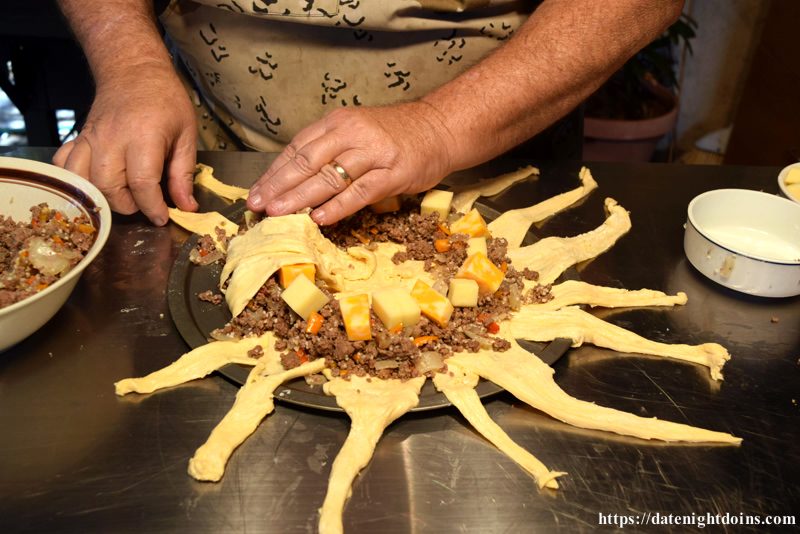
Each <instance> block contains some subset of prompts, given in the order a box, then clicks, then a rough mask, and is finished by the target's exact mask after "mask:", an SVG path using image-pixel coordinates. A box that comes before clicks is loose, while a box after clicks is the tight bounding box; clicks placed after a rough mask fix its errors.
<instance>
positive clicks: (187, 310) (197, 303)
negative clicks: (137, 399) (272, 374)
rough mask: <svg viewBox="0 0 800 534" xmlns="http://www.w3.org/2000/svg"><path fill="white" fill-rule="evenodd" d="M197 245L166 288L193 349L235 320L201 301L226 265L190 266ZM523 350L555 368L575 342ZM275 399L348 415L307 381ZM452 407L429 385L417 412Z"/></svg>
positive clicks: (235, 371)
mask: <svg viewBox="0 0 800 534" xmlns="http://www.w3.org/2000/svg"><path fill="white" fill-rule="evenodd" d="M475 207H477V208H478V211H479V212H480V213H481V215H483V216H484V218H486V219H487V220H494V219H495V218H497V217H498V216H499V215H500V212H499V211H498V210H497V209H495V208H494V207H492V206H491V205H490V204H489V203H488V202H477V203H476V204H475ZM244 210H245V206H244V203H243V202H237V203H236V204H232V205H231V206H229V207H228V208H225V209H223V210H221V213H222V214H223V215H225V216H226V217H227V218H229V219H231V220H232V221H238V220H239V219H240V218H241V216H242V214H243V213H244ZM198 239H199V236H197V235H192V236H190V237H189V238H188V239H187V240H186V242H185V243H184V244H183V246H182V247H181V249H180V251H179V252H178V257H177V259H176V260H175V263H174V264H173V266H172V270H171V271H170V275H169V284H168V288H167V300H168V303H169V311H170V314H171V315H172V320H173V321H174V323H175V326H176V327H177V328H178V331H179V332H180V334H181V336H182V337H183V339H184V340H185V341H186V343H188V344H189V346H190V347H192V348H196V347H199V346H201V345H205V344H206V343H208V342H209V334H210V333H211V331H212V330H214V329H216V328H219V327H221V326H224V325H225V323H227V322H228V321H229V320H230V318H231V314H230V311H229V310H228V308H227V307H226V306H224V305H214V304H211V303H209V302H204V301H201V300H200V299H198V298H197V294H198V293H202V292H203V291H207V290H209V289H210V290H212V291H214V292H215V293H217V292H219V288H218V284H219V277H220V273H221V271H222V265H219V264H212V265H207V266H199V265H195V264H194V263H192V262H191V261H189V253H190V252H191V250H192V249H193V248H194V246H195V245H196V244H197V240H198ZM535 241H537V238H536V237H535V236H534V235H533V234H532V233H530V232H528V234H527V235H526V237H525V240H524V241H523V243H524V244H531V243H533V242H535ZM573 271H574V269H573V270H570V271H567V273H566V275H565V276H564V278H565V279H566V278H570V279H572V278H577V273H575V272H573ZM520 345H522V346H523V347H524V348H525V349H527V350H530V351H533V352H535V353H536V355H537V356H539V357H540V358H541V359H542V360H544V361H545V362H546V363H548V364H551V363H553V362H555V361H556V360H558V358H560V357H561V356H562V355H563V354H564V353H565V352H566V351H567V350H568V349H569V348H570V346H571V345H572V341H571V340H569V339H556V340H554V341H551V342H550V343H533V342H528V341H520ZM250 369H251V368H250V367H248V366H244V365H239V364H228V365H226V366H224V367H222V368H221V369H219V371H218V372H219V373H220V374H221V375H222V376H224V377H225V378H227V379H228V380H230V381H232V382H234V383H235V384H238V385H243V384H244V383H245V381H246V380H247V375H248V374H249V372H250ZM475 391H476V392H477V393H478V396H479V397H481V398H485V397H489V396H491V395H495V394H497V393H500V392H501V391H503V388H501V387H500V386H498V385H496V384H494V383H492V382H489V381H488V380H483V379H481V380H480V382H479V383H478V386H477V387H476V388H475ZM275 397H276V398H277V399H279V400H282V401H284V402H287V403H290V404H296V405H299V406H304V407H307V408H317V409H320V410H328V411H343V410H342V409H341V408H340V407H339V406H338V405H337V404H336V399H335V398H334V397H331V396H328V395H326V394H325V393H324V392H323V391H322V386H314V385H310V384H308V383H307V382H306V381H305V379H304V378H302V377H300V378H296V379H294V380H290V381H288V382H285V383H284V384H283V385H282V386H280V387H278V388H277V389H276V390H275ZM448 406H450V401H448V400H447V397H445V396H444V395H443V394H442V393H440V392H438V391H436V388H435V387H434V385H433V383H432V381H430V380H427V381H426V382H425V385H424V386H423V387H422V391H421V392H420V396H419V404H418V405H417V407H416V408H414V409H413V410H412V411H416V412H419V411H426V410H434V409H438V408H445V407H448Z"/></svg>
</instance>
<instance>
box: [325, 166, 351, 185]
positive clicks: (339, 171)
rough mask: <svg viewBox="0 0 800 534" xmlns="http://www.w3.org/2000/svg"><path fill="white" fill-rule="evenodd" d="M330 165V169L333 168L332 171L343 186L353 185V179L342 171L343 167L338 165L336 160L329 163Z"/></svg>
mask: <svg viewBox="0 0 800 534" xmlns="http://www.w3.org/2000/svg"><path fill="white" fill-rule="evenodd" d="M330 165H331V167H333V170H334V171H336V174H338V175H339V177H340V178H341V179H342V181H344V183H345V184H347V185H350V184H351V183H353V179H352V178H350V175H349V174H347V171H346V170H344V167H342V166H341V165H339V163H338V162H337V161H336V160H333V161H331V163H330Z"/></svg>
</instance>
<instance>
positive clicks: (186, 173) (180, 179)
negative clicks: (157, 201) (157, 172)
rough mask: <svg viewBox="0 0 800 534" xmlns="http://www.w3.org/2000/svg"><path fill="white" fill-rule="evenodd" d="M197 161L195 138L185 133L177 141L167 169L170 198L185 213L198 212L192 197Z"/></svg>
mask: <svg viewBox="0 0 800 534" xmlns="http://www.w3.org/2000/svg"><path fill="white" fill-rule="evenodd" d="M196 159H197V151H196V148H195V138H194V136H193V135H191V134H185V133H184V134H183V135H181V137H180V138H178V140H177V141H176V143H175V146H174V148H173V151H172V157H171V158H170V160H169V165H168V167H167V177H168V178H167V180H168V182H167V183H168V185H167V187H168V189H169V196H170V198H172V201H173V202H174V203H175V205H176V206H177V207H178V209H181V210H183V211H196V210H197V208H198V204H197V201H196V200H195V198H194V195H192V189H193V187H194V182H193V179H194V168H195V161H196Z"/></svg>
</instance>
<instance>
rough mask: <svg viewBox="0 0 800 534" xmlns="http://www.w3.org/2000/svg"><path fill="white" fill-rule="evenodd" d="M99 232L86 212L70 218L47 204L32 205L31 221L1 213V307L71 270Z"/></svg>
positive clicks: (26, 295)
mask: <svg viewBox="0 0 800 534" xmlns="http://www.w3.org/2000/svg"><path fill="white" fill-rule="evenodd" d="M96 235H97V232H96V230H95V228H94V226H92V224H91V223H90V222H89V219H88V218H87V217H86V216H85V215H81V216H79V217H75V218H73V219H72V220H70V219H69V218H68V217H67V216H65V215H64V214H63V213H62V212H60V211H57V210H53V209H50V208H49V207H48V206H47V204H39V205H38V206H34V207H32V208H31V220H30V222H17V221H14V220H13V219H11V218H8V217H4V216H2V215H0V308H4V307H6V306H10V305H11V304H14V303H15V302H19V301H21V300H22V299H24V298H27V297H29V296H31V295H34V294H36V293H38V292H39V291H42V290H43V289H45V288H47V287H49V286H50V285H52V284H53V283H54V282H56V281H57V280H58V279H60V278H61V277H62V276H64V275H65V274H66V273H68V272H69V271H70V270H71V269H72V268H73V267H74V266H75V265H77V263H78V262H80V261H81V259H83V257H84V256H85V255H86V252H87V251H88V250H89V249H90V248H91V246H92V244H93V243H94V240H95V237H96Z"/></svg>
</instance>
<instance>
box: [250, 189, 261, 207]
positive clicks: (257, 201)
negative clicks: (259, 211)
mask: <svg viewBox="0 0 800 534" xmlns="http://www.w3.org/2000/svg"><path fill="white" fill-rule="evenodd" d="M249 200H250V204H251V205H252V206H253V207H254V208H260V207H261V202H262V199H261V195H259V194H258V193H251V194H250V199H249Z"/></svg>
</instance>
